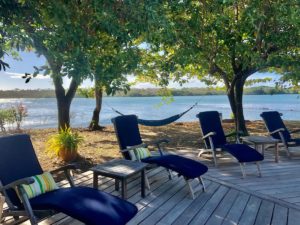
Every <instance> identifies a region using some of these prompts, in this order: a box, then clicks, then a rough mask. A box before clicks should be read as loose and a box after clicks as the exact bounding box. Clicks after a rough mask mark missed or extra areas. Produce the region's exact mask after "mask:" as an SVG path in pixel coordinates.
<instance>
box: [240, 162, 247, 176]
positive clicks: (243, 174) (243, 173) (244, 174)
mask: <svg viewBox="0 0 300 225" xmlns="http://www.w3.org/2000/svg"><path fill="white" fill-rule="evenodd" d="M240 167H241V170H242V176H243V178H245V177H246V173H245V168H244V165H243V163H240Z"/></svg>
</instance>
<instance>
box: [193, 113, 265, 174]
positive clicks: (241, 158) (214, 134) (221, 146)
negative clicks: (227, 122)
mask: <svg viewBox="0 0 300 225" xmlns="http://www.w3.org/2000/svg"><path fill="white" fill-rule="evenodd" d="M197 117H198V118H199V121H200V128H201V131H202V135H203V140H204V143H205V146H206V149H207V150H208V151H210V152H211V153H212V155H213V159H214V163H215V166H217V151H218V150H220V151H226V152H228V153H230V154H231V155H232V156H233V157H235V158H236V159H237V160H238V162H239V163H240V166H241V170H242V175H243V177H245V170H244V164H245V163H247V162H256V164H257V169H258V173H259V176H261V171H260V166H259V161H262V160H263V159H264V156H263V155H262V154H260V153H259V152H257V151H256V150H255V149H254V148H251V147H249V146H248V145H245V144H239V143H235V144H230V143H228V142H227V140H226V137H227V136H226V135H225V133H224V130H223V127H222V124H221V119H220V115H219V112H217V111H207V112H200V113H199V114H198V115H197ZM232 134H234V133H232ZM234 135H235V134H234ZM200 153H203V152H200Z"/></svg>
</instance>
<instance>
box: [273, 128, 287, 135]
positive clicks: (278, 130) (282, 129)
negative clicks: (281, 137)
mask: <svg viewBox="0 0 300 225" xmlns="http://www.w3.org/2000/svg"><path fill="white" fill-rule="evenodd" d="M282 131H284V128H279V129H277V130H273V131H272V132H269V133H270V134H275V133H279V132H282Z"/></svg>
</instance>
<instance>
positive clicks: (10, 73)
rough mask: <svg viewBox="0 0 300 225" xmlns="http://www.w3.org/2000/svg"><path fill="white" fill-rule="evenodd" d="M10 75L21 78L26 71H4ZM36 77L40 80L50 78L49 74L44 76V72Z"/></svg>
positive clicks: (13, 77)
mask: <svg viewBox="0 0 300 225" xmlns="http://www.w3.org/2000/svg"><path fill="white" fill-rule="evenodd" d="M5 74H6V75H8V76H9V77H10V78H12V79H20V78H21V77H22V76H24V73H12V72H4V75H5ZM34 79H38V80H44V79H50V77H49V76H44V75H43V74H38V75H37V76H36V77H34Z"/></svg>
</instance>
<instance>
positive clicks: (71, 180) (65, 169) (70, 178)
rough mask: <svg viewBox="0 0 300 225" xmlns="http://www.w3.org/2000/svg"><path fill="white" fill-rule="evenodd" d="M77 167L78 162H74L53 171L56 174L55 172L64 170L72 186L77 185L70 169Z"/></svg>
mask: <svg viewBox="0 0 300 225" xmlns="http://www.w3.org/2000/svg"><path fill="white" fill-rule="evenodd" d="M77 169H79V166H78V164H75V163H72V164H68V165H65V166H62V167H60V168H57V169H55V170H52V171H51V173H52V174H54V173H58V172H64V174H65V176H66V178H67V180H68V181H69V184H70V185H71V187H75V183H74V180H73V178H72V174H71V173H70V170H77Z"/></svg>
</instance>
